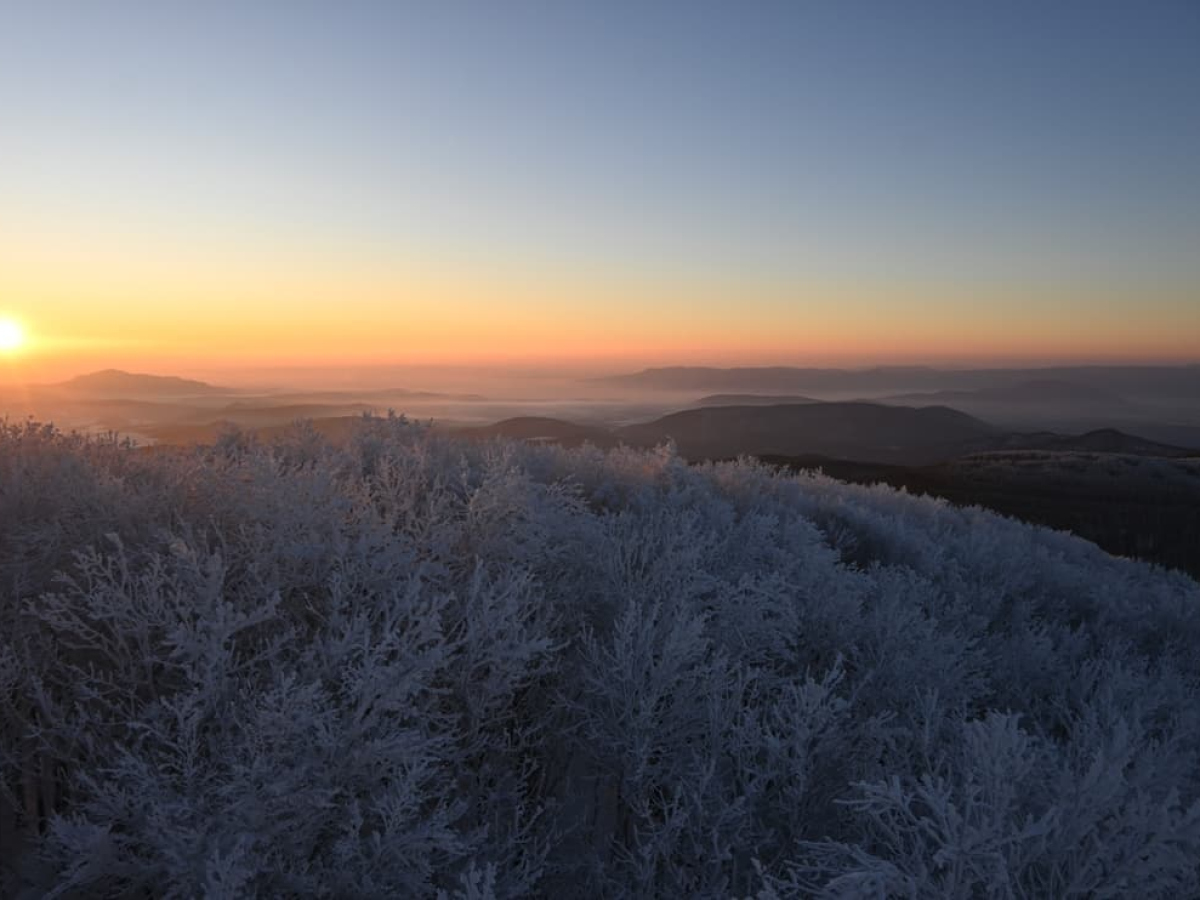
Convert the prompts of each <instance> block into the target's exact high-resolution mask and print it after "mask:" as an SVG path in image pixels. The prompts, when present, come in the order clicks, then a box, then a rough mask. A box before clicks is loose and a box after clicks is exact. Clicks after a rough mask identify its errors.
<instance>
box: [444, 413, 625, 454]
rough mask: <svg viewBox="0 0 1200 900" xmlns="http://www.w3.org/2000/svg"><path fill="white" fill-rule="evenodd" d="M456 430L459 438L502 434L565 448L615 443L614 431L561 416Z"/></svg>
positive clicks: (535, 417)
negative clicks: (564, 418)
mask: <svg viewBox="0 0 1200 900" xmlns="http://www.w3.org/2000/svg"><path fill="white" fill-rule="evenodd" d="M455 433H456V434H458V435H460V436H462V437H469V438H476V439H486V438H495V437H502V438H513V439H516V440H522V441H529V442H531V443H553V444H561V445H563V446H566V447H574V446H578V445H580V444H584V443H590V444H594V445H596V446H597V447H611V446H613V445H614V444H616V439H615V438H614V436H613V434H612V433H611V432H609V431H605V430H604V429H603V428H594V427H592V426H590V425H579V424H577V423H575V422H565V421H563V420H562V419H552V418H548V417H546V416H520V417H517V418H514V419H505V420H504V421H502V422H496V423H495V424H494V425H485V426H482V427H479V428H463V429H460V430H458V431H457V432H455Z"/></svg>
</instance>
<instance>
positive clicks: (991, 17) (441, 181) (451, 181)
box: [0, 0, 1200, 374]
mask: <svg viewBox="0 0 1200 900" xmlns="http://www.w3.org/2000/svg"><path fill="white" fill-rule="evenodd" d="M0 316H10V317H15V318H17V319H18V320H20V321H22V322H23V323H24V324H25V326H26V328H27V330H28V331H29V333H30V335H31V338H32V340H31V342H30V344H29V346H28V347H27V348H26V350H25V352H24V353H23V354H22V357H21V359H20V360H19V361H14V360H11V359H10V360H9V361H8V363H7V365H8V366H9V368H10V369H11V368H12V367H13V366H15V365H19V366H20V367H21V368H22V371H24V372H26V373H35V374H37V373H44V372H48V371H50V370H55V371H57V370H60V369H61V370H65V369H83V368H88V367H91V366H95V365H121V366H123V367H126V368H129V367H138V366H140V367H142V368H147V367H151V368H155V369H164V368H170V367H171V366H176V367H178V366H186V367H191V368H195V366H196V365H200V364H211V365H214V366H219V365H235V364H236V365H245V364H252V363H258V362H262V363H264V364H268V363H269V364H283V363H288V364H295V363H314V364H324V363H330V364H333V363H342V362H348V361H351V360H353V361H356V362H381V363H382V362H387V363H404V362H420V363H427V362H477V361H494V360H515V361H535V362H536V361H562V360H576V361H581V360H587V361H602V362H603V361H607V362H611V363H612V364H614V365H623V364H626V363H632V362H652V361H656V362H713V363H725V362H764V363H768V362H769V363H796V364H809V363H815V364H827V363H839V362H840V363H846V364H860V363H874V362H906V361H914V360H921V361H929V362H946V363H954V364H960V363H966V362H972V361H978V362H985V361H986V362H998V361H1019V360H1039V361H1043V360H1045V361H1048V360H1085V359H1086V360H1118V359H1127V360H1135V359H1136V360H1153V359H1160V360H1172V361H1179V360H1189V361H1195V360H1200V3H1197V2H1195V0H1178V2H1166V0H1163V2H1134V0H1128V2H1123V3H1106V2H1079V3H1074V2H1053V3H1046V2H1028V3H1026V2H1006V3H983V2H979V3H976V2H962V0H959V2H944V3H934V2H930V3H920V2H914V3H892V2H878V3H865V2H855V0H840V2H828V3H806V2H800V0H795V2H780V3H774V2H766V0H763V2H720V3H718V2H689V3H684V2H678V3H664V2H636V3H634V2H631V3H618V2H591V3H578V2H550V0H546V2H539V3H532V2H505V3H483V2H480V3H460V2H452V0H447V2H429V3H400V2H379V3H368V2H332V0H331V2H323V3H317V2H305V0H291V2H286V3H283V2H280V3H268V2H257V3H250V2H238V3H222V2H204V3H176V2H154V3H149V2H148V3H132V2H109V3H96V2H80V3H61V2H54V0H36V2H35V0H29V2H25V3H20V2H13V0H7V2H4V0H0Z"/></svg>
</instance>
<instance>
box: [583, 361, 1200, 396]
mask: <svg viewBox="0 0 1200 900" xmlns="http://www.w3.org/2000/svg"><path fill="white" fill-rule="evenodd" d="M599 381H602V382H604V383H607V384H612V385H619V386H622V387H626V388H635V389H644V390H659V391H696V392H710V393H726V392H730V393H732V392H737V393H742V392H754V393H764V394H768V393H785V392H793V391H795V392H800V393H805V394H807V393H815V394H821V393H822V392H826V393H830V394H844V393H845V392H849V391H855V392H858V391H861V392H863V393H867V394H882V393H885V392H887V393H902V392H914V391H921V392H927V391H978V390H988V389H995V388H1002V387H1005V386H1011V385H1016V384H1020V383H1026V384H1028V383H1030V382H1033V383H1035V384H1036V383H1037V382H1046V381H1049V382H1068V383H1071V384H1074V385H1079V386H1086V387H1091V388H1095V389H1098V390H1102V391H1108V392H1112V393H1115V394H1119V395H1121V396H1123V397H1130V398H1139V399H1145V398H1150V399H1155V400H1171V401H1178V400H1183V399H1200V366H1194V365H1193V366H1055V367H1048V368H1040V369H932V368H928V367H924V366H885V367H878V368H872V369H815V368H797V367H791V366H764V367H739V368H727V369H723V368H714V367H708V366H673V367H666V368H654V369H644V370H643V371H641V372H634V373H629V374H624V375H614V376H609V377H606V378H602V379H599Z"/></svg>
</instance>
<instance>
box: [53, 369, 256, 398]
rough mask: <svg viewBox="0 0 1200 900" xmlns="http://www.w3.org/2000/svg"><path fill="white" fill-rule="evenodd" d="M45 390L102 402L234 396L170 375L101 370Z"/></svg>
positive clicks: (200, 383)
mask: <svg viewBox="0 0 1200 900" xmlns="http://www.w3.org/2000/svg"><path fill="white" fill-rule="evenodd" d="M45 387H47V388H50V389H52V390H56V391H62V392H65V393H68V394H72V395H74V396H88V397H97V398H99V397H103V398H105V399H148V398H165V397H171V398H175V397H205V396H215V395H222V394H233V393H236V392H235V391H233V390H231V389H229V388H222V387H216V386H214V385H211V384H208V383H206V382H203V381H192V380H189V379H187V378H177V377H175V376H173V375H143V374H138V373H133V372H123V371H121V370H120V369H105V370H104V371H102V372H93V373H91V374H90V375H79V376H78V377H76V378H72V379H70V380H69V381H62V382H59V383H57V384H50V385H45Z"/></svg>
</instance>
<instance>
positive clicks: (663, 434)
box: [616, 403, 997, 463]
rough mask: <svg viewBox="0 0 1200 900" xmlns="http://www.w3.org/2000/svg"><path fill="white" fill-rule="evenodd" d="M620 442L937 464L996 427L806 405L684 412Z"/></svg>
mask: <svg viewBox="0 0 1200 900" xmlns="http://www.w3.org/2000/svg"><path fill="white" fill-rule="evenodd" d="M616 434H617V436H618V437H619V438H621V439H622V440H624V441H625V442H627V443H630V444H635V445H643V446H645V445H649V444H655V443H659V442H662V441H666V440H668V439H671V440H673V441H674V442H675V444H676V446H677V448H678V450H679V453H680V454H681V455H682V456H685V457H688V458H689V459H697V458H729V457H735V456H739V455H742V454H748V455H763V454H779V455H785V456H787V455H799V454H807V453H817V454H822V455H828V456H834V457H839V458H844V459H859V460H870V461H873V462H906V463H915V462H923V461H930V462H932V461H936V460H941V459H948V458H952V457H954V456H960V455H962V453H963V452H966V451H967V450H969V449H985V448H986V447H987V446H989V445H990V443H991V441H993V440H994V439H995V436H996V434H997V431H996V429H995V428H994V427H992V426H991V425H988V424H987V423H986V422H983V421H980V420H979V419H976V418H973V417H971V416H968V415H967V414H966V413H962V412H959V411H957V410H954V409H950V408H948V407H944V406H930V407H925V408H923V409H911V408H908V407H902V406H883V405H880V404H876V403H811V404H792V405H783V406H723V407H711V408H705V409H691V410H685V411H683V412H678V413H673V414H672V415H669V416H664V417H663V418H661V419H658V420H656V421H654V422H648V423H645V424H641V425H631V426H628V427H626V428H622V429H619V430H618V431H617V432H616Z"/></svg>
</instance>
